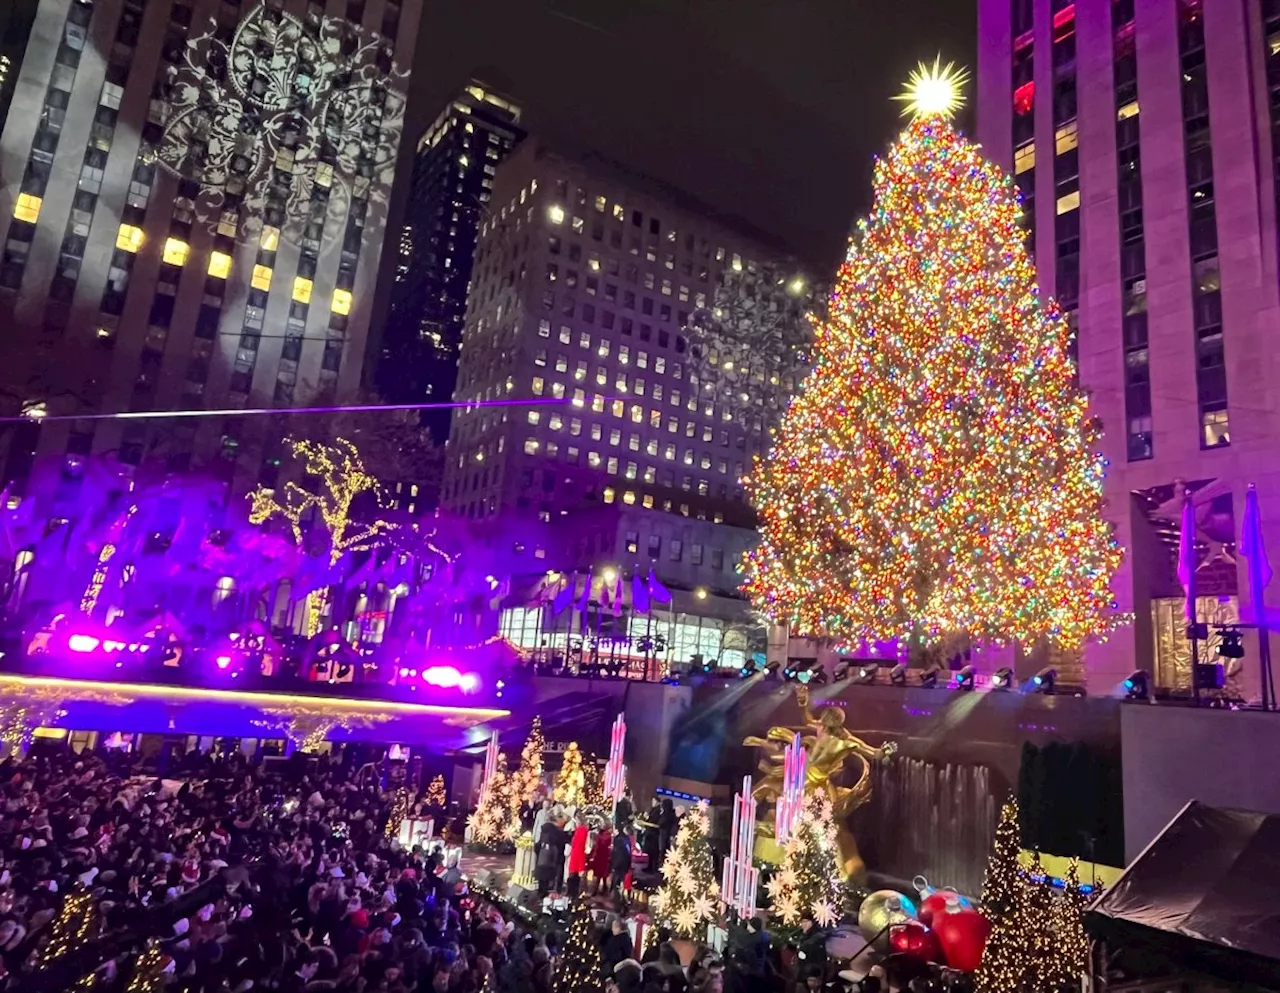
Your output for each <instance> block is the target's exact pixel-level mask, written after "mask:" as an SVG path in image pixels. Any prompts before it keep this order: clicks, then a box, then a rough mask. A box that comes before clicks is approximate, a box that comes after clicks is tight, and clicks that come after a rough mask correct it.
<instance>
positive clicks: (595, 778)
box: [582, 753, 606, 807]
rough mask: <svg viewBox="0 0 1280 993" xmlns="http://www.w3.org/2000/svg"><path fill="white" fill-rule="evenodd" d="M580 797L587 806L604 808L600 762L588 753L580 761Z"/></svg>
mask: <svg viewBox="0 0 1280 993" xmlns="http://www.w3.org/2000/svg"><path fill="white" fill-rule="evenodd" d="M582 796H583V802H584V803H586V804H587V805H588V806H592V805H594V806H596V807H604V806H605V805H606V804H605V802H604V769H603V768H601V766H600V760H599V759H597V758H596V757H595V756H594V755H592V754H590V753H588V754H587V756H586V758H584V759H583V761H582Z"/></svg>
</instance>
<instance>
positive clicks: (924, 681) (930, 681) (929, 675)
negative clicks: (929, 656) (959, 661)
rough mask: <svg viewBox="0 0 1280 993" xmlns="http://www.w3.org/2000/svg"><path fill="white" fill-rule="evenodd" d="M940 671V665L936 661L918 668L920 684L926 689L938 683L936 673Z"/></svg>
mask: <svg viewBox="0 0 1280 993" xmlns="http://www.w3.org/2000/svg"><path fill="white" fill-rule="evenodd" d="M941 671H942V666H940V665H938V664H937V663H936V662H934V663H932V664H931V665H927V666H925V667H924V668H923V669H921V670H920V685H921V686H923V687H925V688H926V689H933V688H934V687H935V686H937V685H938V673H940V672H941Z"/></svg>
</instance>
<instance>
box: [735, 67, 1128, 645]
mask: <svg viewBox="0 0 1280 993" xmlns="http://www.w3.org/2000/svg"><path fill="white" fill-rule="evenodd" d="M949 68H950V67H948V70H949ZM948 70H943V69H940V68H938V67H936V66H935V67H934V70H932V71H929V70H924V71H923V72H922V73H920V74H919V76H918V78H917V79H914V80H913V91H912V92H913V98H912V99H913V102H912V110H913V111H914V112H915V113H916V115H917V116H916V118H915V120H914V121H913V122H912V123H911V125H910V126H909V127H908V128H907V129H906V131H904V132H903V133H902V135H901V136H900V138H899V140H898V142H897V143H896V144H895V145H894V146H893V147H892V148H891V149H890V151H889V154H888V155H887V157H885V158H884V159H882V160H880V161H878V162H877V164H876V169H875V189H874V194H875V204H874V207H873V210H872V213H871V216H870V218H869V219H867V220H865V221H863V222H862V223H861V224H860V227H859V230H858V233H857V234H856V236H855V237H854V238H853V239H852V241H851V243H850V248H849V253H848V257H847V258H846V260H845V262H844V264H843V265H842V266H841V268H840V271H839V273H838V276H837V282H836V286H835V289H834V290H833V293H832V298H831V301H830V309H829V316H828V317H827V319H825V320H823V321H821V322H819V323H818V325H817V327H816V332H815V343H814V351H815V354H814V355H813V360H814V362H813V371H812V372H811V374H810V376H809V378H808V379H807V380H806V382H805V383H804V385H803V387H802V389H801V390H800V392H799V393H798V394H797V396H796V397H795V398H794V399H793V401H792V403H791V406H790V407H789V408H788V410H787V412H786V414H785V415H784V416H783V418H782V421H781V423H780V426H779V428H778V431H777V435H776V438H775V444H774V447H773V449H772V451H771V452H770V453H769V455H768V456H767V457H766V458H764V459H757V461H756V464H755V466H754V468H753V469H752V471H751V473H750V476H749V478H748V479H747V481H746V486H747V490H748V493H749V495H750V497H751V500H752V502H753V503H754V505H755V506H756V508H757V510H758V511H759V518H760V533H761V540H760V542H759V544H758V545H757V546H756V548H755V549H754V550H753V551H752V552H750V553H749V554H748V555H747V558H746V563H745V573H746V582H745V586H744V589H745V590H746V592H747V593H748V595H749V596H750V598H751V600H752V601H753V603H754V604H755V605H756V606H757V607H758V608H759V609H760V610H762V611H763V612H764V613H766V614H767V615H769V616H770V617H772V618H773V619H775V620H778V621H787V622H789V623H790V624H791V625H792V626H793V628H795V629H796V630H799V631H803V632H807V633H814V634H825V635H829V636H834V637H837V638H839V639H840V640H842V641H844V642H846V643H851V644H856V643H859V642H862V641H873V640H888V639H890V638H898V639H902V640H906V641H912V642H915V643H917V644H920V645H921V646H930V645H936V644H937V643H938V642H940V641H941V640H942V638H943V637H944V636H961V635H966V634H967V635H968V636H969V637H971V638H974V639H976V640H982V641H988V642H1005V641H1008V640H1010V639H1015V640H1017V641H1019V642H1021V643H1023V644H1031V643H1033V642H1035V641H1036V640H1037V639H1038V638H1040V637H1042V636H1043V637H1047V638H1050V639H1051V640H1054V641H1056V642H1058V643H1060V644H1062V645H1064V646H1067V647H1073V646H1076V645H1079V644H1080V643H1081V642H1082V641H1083V640H1084V639H1085V638H1086V637H1089V636H1094V635H1101V634H1103V633H1105V632H1106V631H1107V630H1108V629H1110V628H1111V627H1112V626H1114V623H1115V622H1116V620H1117V619H1118V617H1117V615H1115V613H1114V601H1113V597H1112V594H1111V590H1110V582H1111V578H1112V575H1113V574H1114V573H1115V571H1116V569H1117V567H1118V566H1119V564H1120V560H1121V555H1122V553H1121V550H1120V548H1119V546H1118V545H1117V544H1116V542H1115V540H1114V539H1113V538H1112V534H1111V527H1110V525H1109V524H1108V523H1106V522H1105V521H1104V520H1103V518H1102V506H1103V504H1102V479H1103V469H1104V464H1105V463H1104V460H1103V458H1102V456H1101V455H1100V454H1099V453H1098V452H1097V451H1096V449H1095V447H1094V438H1093V433H1094V431H1093V427H1092V426H1091V422H1090V415H1089V410H1088V403H1087V400H1086V398H1085V395H1084V393H1083V392H1082V391H1081V390H1080V389H1079V387H1077V386H1076V385H1075V382H1074V373H1075V367H1074V363H1073V361H1072V360H1071V358H1070V356H1069V354H1068V338H1069V331H1068V327H1067V322H1066V320H1065V319H1064V318H1063V316H1062V314H1061V313H1060V312H1059V310H1058V308H1057V306H1056V305H1055V304H1053V303H1050V302H1046V301H1044V300H1042V299H1041V298H1040V297H1039V295H1038V293H1037V289H1036V273H1035V268H1034V267H1033V265H1032V263H1031V261H1030V259H1029V258H1028V256H1027V251H1026V248H1025V246H1024V244H1023V232H1022V230H1021V229H1020V228H1019V226H1018V222H1019V218H1020V216H1021V213H1022V210H1021V207H1020V206H1019V203H1018V197H1017V193H1016V190H1015V187H1014V185H1013V183H1012V181H1011V180H1010V178H1009V177H1008V176H1007V175H1006V174H1004V173H1003V172H1002V171H1001V170H1000V169H999V168H998V167H996V166H995V165H993V164H992V163H990V162H988V161H986V160H985V159H984V158H983V157H982V155H981V154H980V152H979V149H978V146H976V145H974V144H971V143H970V142H969V141H967V140H965V139H964V138H962V137H961V136H960V135H959V134H958V133H957V132H956V131H955V130H954V129H953V127H952V126H951V124H950V123H949V122H948V120H947V117H948V115H949V113H950V112H951V111H952V110H953V109H954V107H955V105H956V99H955V97H954V94H955V93H956V92H958V88H957V86H956V84H957V83H959V82H962V80H961V79H958V78H957V77H956V76H955V75H954V74H951V73H949V71H948ZM939 96H941V97H942V99H938V97H939Z"/></svg>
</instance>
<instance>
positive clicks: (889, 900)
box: [858, 890, 916, 953]
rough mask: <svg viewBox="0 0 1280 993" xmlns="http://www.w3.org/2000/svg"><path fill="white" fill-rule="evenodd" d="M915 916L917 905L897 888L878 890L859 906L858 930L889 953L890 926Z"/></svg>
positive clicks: (879, 949) (881, 950)
mask: <svg viewBox="0 0 1280 993" xmlns="http://www.w3.org/2000/svg"><path fill="white" fill-rule="evenodd" d="M915 916H916V905H915V904H914V903H912V902H911V900H910V899H908V898H907V897H905V896H903V895H902V894H901V893H899V892H898V891H897V890H876V891H875V892H874V893H871V894H869V895H868V896H867V898H866V899H865V900H863V901H862V906H861V907H859V908H858V930H859V931H861V932H862V937H863V938H864V939H866V940H867V941H872V940H873V939H874V945H875V949H876V950H877V951H879V952H885V953H888V951H889V931H888V928H889V927H890V926H892V925H894V924H905V923H906V922H907V921H910V920H914V919H915ZM881 932H883V933H881ZM877 936H878V937H877Z"/></svg>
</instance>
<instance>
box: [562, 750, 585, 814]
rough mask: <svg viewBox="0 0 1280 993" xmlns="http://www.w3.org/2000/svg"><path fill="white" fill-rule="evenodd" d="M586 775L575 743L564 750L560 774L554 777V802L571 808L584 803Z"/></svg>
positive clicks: (580, 753) (580, 754)
mask: <svg viewBox="0 0 1280 993" xmlns="http://www.w3.org/2000/svg"><path fill="white" fill-rule="evenodd" d="M586 786H587V782H586V773H584V772H583V771H582V752H581V751H579V749H578V743H577V742H576V741H571V742H569V747H568V748H566V749H565V750H564V756H563V760H562V762H561V765H560V772H559V774H558V775H557V776H556V788H555V801H556V803H563V804H566V805H568V806H571V807H576V806H581V805H582V804H583V803H585V802H586V798H587V794H586Z"/></svg>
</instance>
